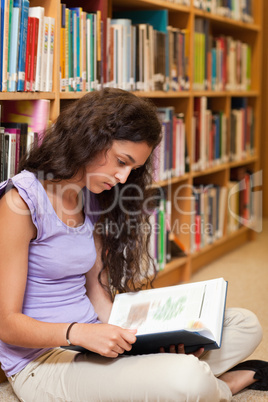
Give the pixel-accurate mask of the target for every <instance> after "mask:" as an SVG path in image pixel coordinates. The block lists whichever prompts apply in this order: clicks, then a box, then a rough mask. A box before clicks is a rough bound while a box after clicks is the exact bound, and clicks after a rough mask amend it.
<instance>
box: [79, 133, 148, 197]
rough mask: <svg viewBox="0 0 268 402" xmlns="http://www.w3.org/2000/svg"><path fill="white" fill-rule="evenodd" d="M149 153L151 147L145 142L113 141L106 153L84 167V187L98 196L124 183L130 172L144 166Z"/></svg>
mask: <svg viewBox="0 0 268 402" xmlns="http://www.w3.org/2000/svg"><path fill="white" fill-rule="evenodd" d="M151 152H152V147H150V146H149V145H148V144H147V143H146V142H132V141H114V142H113V145H112V147H111V148H110V149H109V150H108V151H107V152H105V151H104V152H102V153H101V154H100V155H99V156H97V157H96V158H95V160H93V161H92V162H91V163H90V164H89V165H87V166H86V173H85V176H84V180H85V186H86V187H87V188H88V189H89V190H90V191H92V192H93V193H96V194H98V193H101V192H102V191H104V190H110V189H111V188H112V187H114V186H115V185H116V184H118V183H125V182H126V181H127V178H128V176H129V174H130V172H131V170H134V169H137V168H138V167H140V166H142V165H144V163H145V162H146V160H147V159H148V157H149V156H150V154H151Z"/></svg>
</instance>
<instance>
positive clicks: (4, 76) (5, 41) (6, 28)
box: [1, 0, 10, 92]
mask: <svg viewBox="0 0 268 402" xmlns="http://www.w3.org/2000/svg"><path fill="white" fill-rule="evenodd" d="M9 7H10V0H4V1H3V3H2V15H3V18H2V26H3V31H2V34H3V42H2V77H1V80H2V92H7V67H8V48H9V29H10V26H9Z"/></svg>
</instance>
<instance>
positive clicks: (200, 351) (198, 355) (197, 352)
mask: <svg viewBox="0 0 268 402" xmlns="http://www.w3.org/2000/svg"><path fill="white" fill-rule="evenodd" d="M204 350H205V349H204V348H200V349H198V350H197V351H196V352H194V353H193V355H194V356H195V357H200V356H201V355H202V354H203V353H204Z"/></svg>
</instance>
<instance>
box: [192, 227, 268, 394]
mask: <svg viewBox="0 0 268 402" xmlns="http://www.w3.org/2000/svg"><path fill="white" fill-rule="evenodd" d="M218 277H223V278H224V279H225V280H227V281H228V296H227V307H244V308H247V309H249V310H251V311H253V312H254V313H255V314H256V315H257V316H258V318H259V321H260V323H261V325H262V327H263V340H262V342H261V344H260V345H259V347H258V348H257V349H256V350H255V352H254V353H253V354H252V355H251V356H250V359H260V360H268V314H267V306H268V219H267V220H264V222H263V230H262V233H261V234H258V235H257V237H256V240H254V241H252V242H250V243H247V244H245V245H243V246H242V247H240V248H239V249H236V250H235V251H233V252H232V253H229V254H227V255H226V256H224V257H222V258H220V259H218V260H216V261H214V262H213V263H211V264H209V265H207V266H206V267H205V268H203V269H201V270H200V271H198V272H197V273H196V274H194V275H193V276H192V278H191V282H196V281H202V280H207V279H212V278H218ZM232 401H233V402H238V401H250V402H262V401H263V402H264V401H266V402H267V401H268V392H260V391H252V390H247V391H244V392H241V393H240V394H237V395H236V396H234V397H233V399H232Z"/></svg>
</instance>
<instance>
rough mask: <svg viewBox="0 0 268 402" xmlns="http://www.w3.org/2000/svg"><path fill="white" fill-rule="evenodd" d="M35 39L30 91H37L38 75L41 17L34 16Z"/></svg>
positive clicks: (32, 51) (32, 52)
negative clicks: (36, 78) (36, 80)
mask: <svg viewBox="0 0 268 402" xmlns="http://www.w3.org/2000/svg"><path fill="white" fill-rule="evenodd" d="M33 19H34V21H33V23H34V26H33V41H32V49H31V64H30V85H29V91H31V92H34V91H35V77H36V65H37V48H38V32H39V19H38V18H36V17H33Z"/></svg>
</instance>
